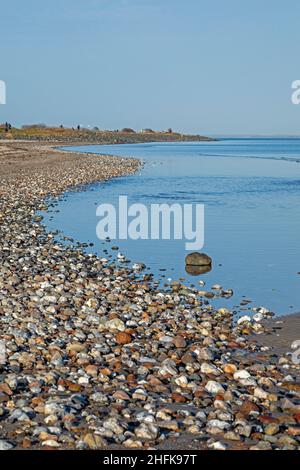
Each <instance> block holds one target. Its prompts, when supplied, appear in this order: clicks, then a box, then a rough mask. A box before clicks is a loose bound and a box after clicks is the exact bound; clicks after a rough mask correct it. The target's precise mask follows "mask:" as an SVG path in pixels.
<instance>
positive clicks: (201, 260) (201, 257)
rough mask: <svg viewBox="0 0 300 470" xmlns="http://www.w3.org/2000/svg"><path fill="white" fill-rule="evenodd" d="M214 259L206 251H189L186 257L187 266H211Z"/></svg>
mask: <svg viewBox="0 0 300 470" xmlns="http://www.w3.org/2000/svg"><path fill="white" fill-rule="evenodd" d="M211 263H212V259H211V258H210V257H209V256H208V255H206V254H205V253H198V252H195V253H189V254H188V255H187V256H186V258H185V264H186V265H187V266H211Z"/></svg>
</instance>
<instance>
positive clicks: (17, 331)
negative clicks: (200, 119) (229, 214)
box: [0, 141, 300, 450]
mask: <svg viewBox="0 0 300 470" xmlns="http://www.w3.org/2000/svg"><path fill="white" fill-rule="evenodd" d="M68 145H70V143H68ZM0 163H1V166H0V182H1V184H0V341H1V344H3V345H5V354H4V355H3V357H2V360H1V362H2V363H1V364H0V449H2V450H5V449H7V450H8V449H114V448H118V449H120V448H121V449H123V448H124V449H126V448H127V449H128V448H137V449H194V450H196V449H212V450H227V449H229V450H230V449H234V450H235V449H237V450H239V449H251V450H276V449H285V450H300V379H299V375H300V374H299V371H300V366H299V364H297V363H296V362H295V360H293V356H292V351H293V350H292V349H291V348H289V349H290V351H288V350H287V348H286V350H284V349H281V350H280V351H279V350H278V351H276V350H274V349H273V348H272V343H274V344H275V343H276V331H277V330H276V328H277V327H278V325H279V324H277V326H276V320H270V318H269V317H270V312H268V311H267V310H266V309H259V308H258V309H257V312H256V315H254V316H253V317H248V316H245V317H242V318H240V319H239V320H238V321H236V319H235V318H234V316H233V313H232V312H231V311H230V310H228V309H226V308H218V309H216V308H215V307H214V305H213V297H214V296H215V295H217V296H219V297H222V296H224V297H225V296H226V295H227V293H226V292H224V291H222V287H221V286H215V289H211V290H204V288H203V287H201V286H199V288H197V287H187V286H185V285H182V284H181V283H180V282H174V283H173V284H172V285H171V286H170V287H168V288H165V289H162V288H159V287H157V285H156V283H155V282H154V281H153V279H152V277H151V275H149V274H144V275H143V273H141V272H137V269H134V268H133V267H130V266H127V265H122V263H118V262H114V261H112V260H108V259H106V258H105V257H103V258H101V257H97V256H96V255H94V254H89V253H88V251H87V250H86V249H84V247H83V246H80V245H79V244H76V245H75V244H71V243H69V244H60V243H58V242H57V240H56V238H55V236H54V234H53V233H49V232H47V231H46V229H45V227H44V226H43V224H42V222H43V221H42V217H41V216H40V215H37V212H39V211H41V210H46V209H47V207H49V206H50V205H51V204H52V203H53V202H54V201H55V200H56V198H57V197H59V196H60V195H61V194H62V193H63V192H64V191H66V190H68V189H76V188H78V187H81V188H82V187H83V186H84V185H87V184H89V183H93V182H96V181H106V180H108V179H110V178H115V177H118V176H122V175H126V174H130V173H133V172H136V171H138V169H139V168H140V165H141V162H140V161H138V160H135V159H129V158H121V157H111V156H109V157H108V156H99V155H91V154H89V155H85V154H80V153H75V152H74V153H71V152H64V151H60V150H57V149H54V148H53V147H51V146H50V144H49V143H47V142H23V141H20V142H17V141H13V142H7V141H3V142H0ZM139 261H140V262H143V260H139ZM216 282H218V280H217V279H216ZM232 289H233V290H234V286H232ZM264 337H266V338H268V340H267V341H266V342H264V341H263V340H261V338H264ZM270 338H274V341H273V340H271V341H270ZM295 339H296V338H295ZM289 340H292V338H289Z"/></svg>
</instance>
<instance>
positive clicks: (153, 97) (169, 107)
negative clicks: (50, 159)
mask: <svg viewBox="0 0 300 470" xmlns="http://www.w3.org/2000/svg"><path fill="white" fill-rule="evenodd" d="M299 46H300V2H299V0H285V1H283V0H243V1H241V0H184V1H183V0H51V1H41V0H26V1H25V0H9V1H8V0H0V80H5V82H6V85H7V104H6V105H5V106H0V121H5V120H8V121H11V122H12V123H13V124H17V125H19V124H23V123H34V122H44V123H47V124H61V123H63V124H64V125H77V124H78V123H80V124H82V125H84V126H88V125H92V126H94V125H97V126H99V127H101V128H107V129H109V128H111V129H115V128H121V127H133V128H135V129H140V128H143V127H151V128H156V129H164V128H167V127H172V128H174V129H178V130H182V131H188V132H197V133H198V132H199V133H202V134H300V105H299V106H296V105H292V104H291V93H292V92H291V83H292V81H293V80H296V79H300V60H299V55H300V50H299V49H300V47H299Z"/></svg>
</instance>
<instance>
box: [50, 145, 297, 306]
mask: <svg viewBox="0 0 300 470" xmlns="http://www.w3.org/2000/svg"><path fill="white" fill-rule="evenodd" d="M73 148H74V147H73ZM75 149H80V151H87V152H93V153H102V154H113V155H119V156H128V157H139V158H142V159H143V160H144V161H145V166H144V168H143V169H142V170H141V171H140V172H139V173H137V174H135V175H131V176H126V177H121V178H116V179H115V180H112V181H109V182H106V183H99V184H93V185H90V186H88V187H87V190H86V191H83V192H69V193H67V194H66V195H65V196H64V197H63V198H62V200H61V201H60V202H59V204H58V209H59V212H55V211H54V212H50V213H48V214H47V215H46V217H45V220H46V224H47V226H48V227H49V228H50V229H52V230H54V229H59V230H61V231H62V232H63V233H64V234H65V235H68V236H70V237H73V238H75V239H76V240H80V241H83V242H93V243H94V248H93V249H94V250H95V251H96V252H97V253H99V254H102V255H103V249H104V248H107V249H109V251H110V247H111V246H113V245H118V246H119V247H120V250H119V251H120V252H122V253H125V254H126V256H127V257H128V258H129V259H131V260H132V261H142V262H144V263H145V264H146V265H147V266H149V267H150V269H151V272H153V273H155V274H156V275H157V276H160V277H161V276H164V277H163V278H162V280H166V279H168V278H172V279H178V278H180V277H184V278H185V280H186V282H187V283H193V284H196V285H198V281H199V280H200V279H202V280H204V281H205V282H206V285H207V287H209V288H210V287H211V286H212V285H213V284H215V283H218V284H221V285H222V286H223V287H224V288H233V290H234V293H235V295H234V297H233V298H232V299H230V300H225V299H221V300H219V301H216V302H217V303H218V304H222V305H230V306H238V305H239V303H240V301H241V300H242V299H243V298H247V299H250V300H252V301H253V303H252V304H249V307H248V308H251V307H252V306H253V305H255V306H257V305H258V306H265V307H268V308H270V309H271V310H273V311H274V312H276V313H277V314H285V313H291V312H294V311H300V296H299V290H300V289H299V287H300V275H299V274H298V272H300V259H299V254H300V236H299V234H300V163H299V162H300V139H223V140H221V141H218V142H209V143H205V142H203V143H202V142H193V143H157V144H156V143H154V144H134V145H111V146H99V145H98V146H87V147H78V148H77V147H76V148H75ZM119 195H127V196H128V202H129V203H133V202H141V203H144V204H146V205H148V204H150V203H163V202H166V203H174V202H180V203H203V204H205V245H204V248H203V250H202V251H205V252H206V253H208V254H209V255H210V256H211V257H212V258H213V269H212V271H211V272H209V273H206V274H204V275H201V276H190V275H188V274H187V273H186V272H185V263H184V258H185V256H186V254H187V252H186V251H185V245H184V243H185V241H178V240H175V241H174V240H171V241H166V240H162V241H161V240H160V241H159V240H153V241H148V240H138V241H131V240H128V241H124V240H117V241H113V242H112V243H107V242H101V241H99V240H98V239H97V237H96V224H97V222H98V220H99V219H98V218H97V217H96V206H97V205H98V204H100V203H103V202H105V203H107V202H108V203H114V204H116V205H117V201H118V196H119ZM110 253H112V254H114V253H115V252H110ZM161 269H166V271H161ZM246 308H247V307H246Z"/></svg>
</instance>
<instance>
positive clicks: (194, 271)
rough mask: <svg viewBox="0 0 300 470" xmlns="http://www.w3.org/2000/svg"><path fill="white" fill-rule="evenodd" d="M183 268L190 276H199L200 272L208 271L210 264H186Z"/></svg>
mask: <svg viewBox="0 0 300 470" xmlns="http://www.w3.org/2000/svg"><path fill="white" fill-rule="evenodd" d="M185 270H186V272H187V273H188V274H190V275H191V276H200V274H205V273H209V271H211V266H192V265H188V264H187V265H186V266H185Z"/></svg>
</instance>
